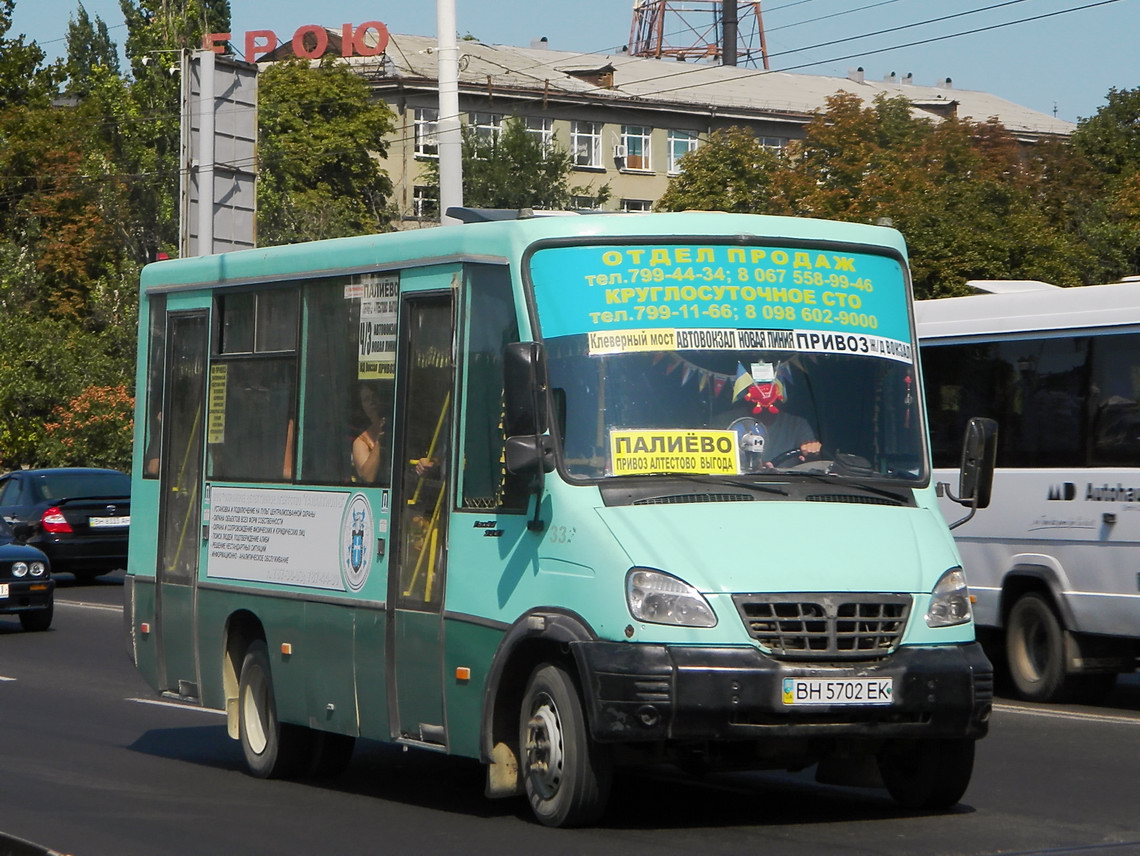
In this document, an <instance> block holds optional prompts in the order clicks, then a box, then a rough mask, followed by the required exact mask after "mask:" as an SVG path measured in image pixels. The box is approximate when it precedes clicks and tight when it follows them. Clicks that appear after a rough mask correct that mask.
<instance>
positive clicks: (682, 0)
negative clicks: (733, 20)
mask: <svg viewBox="0 0 1140 856" xmlns="http://www.w3.org/2000/svg"><path fill="white" fill-rule="evenodd" d="M454 2H455V17H456V25H457V29H458V31H459V34H460V35H461V36H466V35H471V36H474V37H475V38H477V39H479V40H480V41H482V42H486V43H490V44H506V45H516V46H528V45H530V44H531V43H532V42H533V41H534V40H536V39H538V38H541V37H545V38H546V39H547V40H548V43H549V46H550V47H551V48H554V49H556V50H567V51H575V52H581V53H584V54H595V53H596V54H598V55H599V57H602V56H604V55H605V54H606V53H614V52H618V51H620V50H621V48H622V46H623V45H625V44H627V43H628V42H629V39H630V32H631V25H632V22H633V0H454ZM78 3H79V0H16V5H15V14H14V16H13V24H12V29H11V30H10V31H9V34H8V35H9V37H13V36H15V35H18V34H23V35H25V36H26V37H27V38H28V39H31V40H35V41H36V42H37V43H39V44H40V46H41V47H42V48H43V49H44V51H45V52H46V53H47V54H48V56H49V57H55V56H59V55H61V54H63V53H64V52H65V51H66V42H65V41H64V37H65V35H66V32H67V22H68V20H69V18H71V17H72V16H74V14H75V12H76V9H77V8H78ZM669 4H670V8H671V9H679V8H688V9H696V10H701V11H696V12H692V11H690V12H686V13H685V15H684V17H683V19H682V18H680V17H678V16H676V15H671V16H670V17H669V18H668V19H667V22H668V23H669V24H671V25H675V27H676V28H677V29H675V30H674V32H675V34H672V35H670V36H669V37H668V39H667V40H668V41H671V42H681V41H685V42H686V43H689V42H691V41H692V39H693V37H692V34H691V30H688V29H687V27H686V24H689V25H694V24H695V25H700V24H701V23H702V22H705V21H709V20H711V18H712V13H711V9H712V8H713V7H712V6H711V4H710V0H699V1H698V2H693V0H689V2H687V3H686V0H669ZM83 5H84V7H85V8H86V9H87V12H88V14H89V15H90V16H92V17H95V16H98V17H99V18H101V19H103V20H104V21H105V22H106V23H107V25H108V27H109V28H110V34H111V37H112V38H113V39H114V40H115V41H116V42H117V43H118V44H119V45H120V47H121V46H122V43H123V41H124V40H125V37H126V27H125V25H124V24H123V16H122V13H121V11H120V8H119V0H83ZM230 10H231V23H232V28H231V30H232V32H233V34H234V38H235V40H236V41H237V43H238V44H244V33H245V32H247V31H250V30H272V31H273V32H274V33H276V34H277V36H278V38H279V39H280V40H282V41H285V40H288V39H291V38H292V36H293V33H294V32H295V31H296V29H297V28H298V27H300V26H304V25H308V24H318V25H321V26H327V27H333V28H336V29H340V27H341V25H342V24H345V23H351V24H354V25H359V24H362V23H365V22H367V21H381V22H383V23H384V24H385V25H386V26H387V28H388V30H389V31H390V32H392V33H406V34H413V35H434V34H435V32H436V15H435V13H436V4H435V2H433V0H414V2H409V0H403V2H399V3H394V2H386V0H322V2H320V3H313V2H312V0H268V2H267V0H230ZM762 10H763V11H762V19H763V24H764V33H765V40H766V42H767V47H768V53H769V62H770V65H771V68H772V69H773V70H779V71H784V70H786V71H795V72H800V73H804V74H823V75H831V76H835V77H846V76H847V73H848V71H849V70H851V69H854V68H856V67H862V68H863V69H864V71H865V74H866V77H867V79H868V80H875V79H880V80H881V79H883V78H885V77H886V76H887V75H889V74H891V73H892V72H894V73H896V74H898V75H899V76H900V77H905V76H906V75H907V74H912V75H913V80H914V82H915V83H917V84H922V85H933V84H935V83H937V82H940V81H944V80H945V79H946V78H950V79H951V80H952V82H953V87H954V88H957V89H976V90H982V91H986V92H990V93H993V94H995V95H998V96H1001V97H1003V98H1005V99H1007V100H1009V101H1012V102H1014V103H1017V104H1021V105H1023V106H1025V107H1030V108H1032V109H1034V110H1039V111H1041V112H1043V113H1048V114H1051V115H1056V116H1057V117H1059V118H1061V119H1065V120H1068V121H1070V122H1075V121H1077V120H1078V119H1081V118H1087V117H1089V116H1092V115H1094V114H1095V113H1096V111H1097V110H1098V109H1099V108H1100V107H1101V106H1103V105H1104V103H1105V98H1106V96H1107V94H1108V91H1109V89H1110V88H1113V87H1115V88H1117V89H1134V88H1136V87H1140V50H1138V49H1137V48H1136V44H1135V42H1136V36H1137V34H1138V33H1140V0H765V2H764V3H763V6H762ZM747 21H748V19H746V23H747ZM888 30H889V31H890V32H886V31H888ZM857 37H859V38H857Z"/></svg>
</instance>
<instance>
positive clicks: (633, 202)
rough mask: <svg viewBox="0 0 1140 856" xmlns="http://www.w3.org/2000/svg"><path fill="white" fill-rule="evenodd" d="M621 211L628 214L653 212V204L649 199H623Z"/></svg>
mask: <svg viewBox="0 0 1140 856" xmlns="http://www.w3.org/2000/svg"><path fill="white" fill-rule="evenodd" d="M621 210H622V211H625V212H627V213H629V212H633V211H652V210H653V202H652V201H651V200H649V199H623V200H622V201H621Z"/></svg>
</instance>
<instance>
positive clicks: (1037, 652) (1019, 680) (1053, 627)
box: [1005, 592, 1079, 702]
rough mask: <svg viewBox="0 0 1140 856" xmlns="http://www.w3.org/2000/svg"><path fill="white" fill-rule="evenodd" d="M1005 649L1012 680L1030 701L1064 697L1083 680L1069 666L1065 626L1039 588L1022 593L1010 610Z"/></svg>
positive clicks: (1022, 696) (1018, 690) (1020, 692)
mask: <svg viewBox="0 0 1140 856" xmlns="http://www.w3.org/2000/svg"><path fill="white" fill-rule="evenodd" d="M1005 652H1006V662H1007V663H1008V665H1009V677H1010V680H1011V681H1012V682H1013V686H1014V689H1015V690H1016V692H1017V694H1018V695H1019V696H1020V697H1021V698H1023V699H1025V700H1026V701H1035V702H1052V701H1063V700H1064V699H1067V698H1068V697H1069V696H1070V695H1072V694H1073V692H1074V691H1075V689H1076V687H1077V686H1078V684H1079V681H1078V680H1077V678H1078V677H1079V676H1077V675H1072V674H1069V673H1068V672H1067V671H1066V669H1065V628H1064V627H1062V626H1061V619H1060V618H1058V617H1057V613H1056V611H1054V609H1053V606H1052V604H1051V603H1050V602H1049V600H1048V599H1047V598H1046V597H1045V596H1044V595H1043V594H1040V593H1039V592H1029V593H1028V594H1024V595H1022V596H1021V597H1020V598H1018V600H1017V603H1015V604H1014V605H1013V609H1011V610H1010V612H1009V620H1008V621H1007V622H1006V631H1005Z"/></svg>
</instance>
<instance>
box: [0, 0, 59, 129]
mask: <svg viewBox="0 0 1140 856" xmlns="http://www.w3.org/2000/svg"><path fill="white" fill-rule="evenodd" d="M15 8H16V0H0V110H3V109H5V108H7V107H11V106H14V105H28V104H40V105H46V104H47V103H48V102H50V101H51V98H52V96H53V95H54V94H55V88H56V84H57V83H58V82H59V80H60V79H61V77H62V75H63V71H62V68H61V66H60V65H59V64H58V63H55V64H52V65H49V66H44V65H43V61H44V52H43V51H42V50H41V49H40V46H39V45H37V44H36V43H35V42H25V41H24V37H23V36H22V35H20V36H17V37H16V38H14V39H12V38H9V37H8V32H9V30H11V29H12V12H13V10H14V9H15Z"/></svg>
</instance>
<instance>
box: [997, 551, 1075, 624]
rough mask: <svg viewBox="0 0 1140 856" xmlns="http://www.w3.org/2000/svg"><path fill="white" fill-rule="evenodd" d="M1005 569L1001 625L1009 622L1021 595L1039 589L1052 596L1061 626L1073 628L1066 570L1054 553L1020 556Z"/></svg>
mask: <svg viewBox="0 0 1140 856" xmlns="http://www.w3.org/2000/svg"><path fill="white" fill-rule="evenodd" d="M1019 559H1020V560H1019V561H1018V562H1017V563H1016V564H1014V565H1013V566H1012V567H1011V568H1010V569H1009V571H1007V572H1006V575H1005V577H1003V579H1002V585H1001V602H1000V607H999V609H1000V613H999V614H1000V616H1001V624H1002V627H1005V626H1007V625H1008V623H1009V613H1010V610H1012V609H1013V605H1014V604H1015V603H1017V601H1018V599H1019V598H1021V597H1022V595H1025V594H1028V593H1029V592H1034V591H1035V592H1039V593H1040V594H1043V595H1045V596H1047V597H1048V598H1049V602H1050V603H1052V605H1053V608H1054V609H1055V610H1057V615H1058V616H1059V617H1060V619H1061V624H1062V626H1064V627H1066V628H1070V627H1073V615H1072V611H1071V609H1070V607H1069V604H1068V601H1067V600H1066V598H1065V596H1064V591H1065V573H1064V568H1063V567H1062V566H1061V563H1060V562H1058V561H1057V560H1056V559H1054V558H1053V557H1052V556H1034V557H1019Z"/></svg>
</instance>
